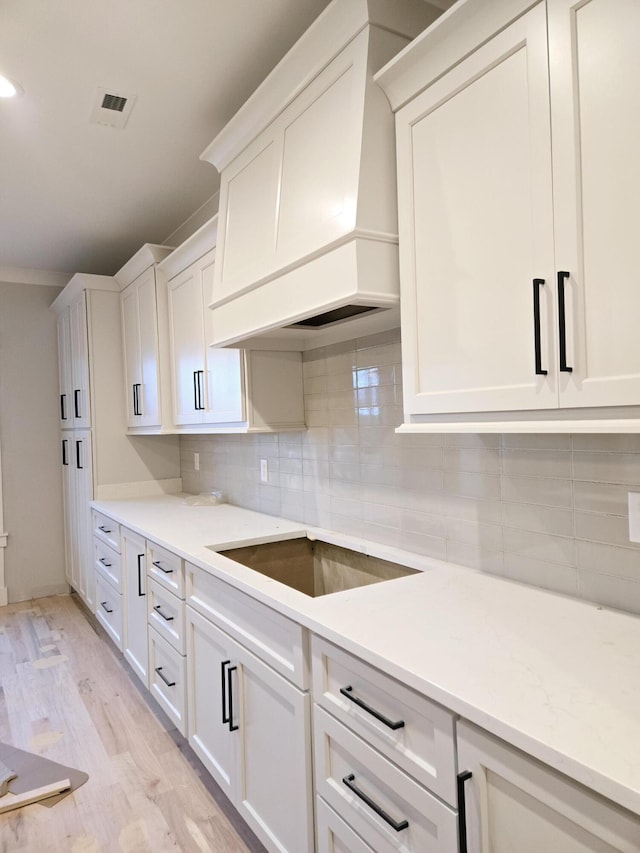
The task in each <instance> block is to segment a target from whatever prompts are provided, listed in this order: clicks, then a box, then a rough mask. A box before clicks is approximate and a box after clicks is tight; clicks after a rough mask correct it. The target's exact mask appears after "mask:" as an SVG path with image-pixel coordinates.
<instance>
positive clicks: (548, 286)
mask: <svg viewBox="0 0 640 853" xmlns="http://www.w3.org/2000/svg"><path fill="white" fill-rule="evenodd" d="M397 136H398V182H399V213H400V223H399V224H400V245H401V247H402V255H401V280H402V284H403V292H402V300H403V311H402V342H403V371H404V389H405V409H406V412H407V414H409V413H411V414H429V413H435V412H473V411H478V412H480V411H496V410H516V409H545V408H553V407H556V406H557V401H558V397H557V387H556V366H555V353H556V347H555V338H554V334H555V326H554V325H553V319H552V318H553V310H554V289H553V281H552V279H553V272H554V262H553V217H552V195H551V145H550V108H549V89H548V69H547V43H546V16H545V7H544V4H543V3H540V4H539V5H538V6H537V7H535V8H534V9H532V10H531V11H530V12H529V13H528V14H526V15H524V16H522V17H521V18H520V19H518V20H517V21H516V22H515V23H514V24H512V25H511V26H509V27H508V28H506V29H505V30H504V31H502V32H501V33H499V34H498V35H497V36H495V37H494V38H493V39H491V40H490V41H489V42H488V43H487V44H485V45H483V46H482V47H481V48H479V49H478V50H476V51H475V52H474V53H473V54H471V55H470V56H469V57H468V58H467V59H466V60H464V61H463V62H461V63H460V64H458V65H457V66H455V67H454V68H453V69H452V70H451V71H450V72H449V73H447V74H445V75H444V76H443V77H442V78H441V79H440V80H438V81H437V82H436V83H434V84H433V85H431V86H430V87H429V88H428V89H427V90H426V91H425V92H424V93H423V94H422V95H420V96H418V97H417V98H415V99H414V100H413V101H411V102H410V103H409V104H408V105H407V106H406V107H405V108H403V109H402V110H401V111H400V112H399V113H398V119H397ZM535 279H540V280H542V281H543V282H544V283H542V284H538V285H534V280H535ZM534 289H536V290H539V295H540V317H539V319H537V318H534V297H533V291H534ZM538 335H539V356H538V358H537V359H536V349H537V344H536V339H537V337H538ZM536 360H537V361H538V364H537V365H536ZM543 371H546V373H544V372H543Z"/></svg>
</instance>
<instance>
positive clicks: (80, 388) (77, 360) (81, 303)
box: [69, 293, 91, 429]
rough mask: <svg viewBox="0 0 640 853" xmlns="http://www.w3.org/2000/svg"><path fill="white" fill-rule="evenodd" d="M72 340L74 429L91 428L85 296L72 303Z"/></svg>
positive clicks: (70, 318)
mask: <svg viewBox="0 0 640 853" xmlns="http://www.w3.org/2000/svg"><path fill="white" fill-rule="evenodd" d="M69 323H70V340H71V391H72V399H71V400H70V403H71V406H72V414H73V421H72V425H73V426H74V427H79V428H82V429H88V428H89V427H90V426H91V408H90V399H89V343H88V340H87V303H86V300H85V294H84V293H82V294H81V295H80V296H79V297H78V299H76V300H75V301H74V302H72V303H71V305H70V308H69Z"/></svg>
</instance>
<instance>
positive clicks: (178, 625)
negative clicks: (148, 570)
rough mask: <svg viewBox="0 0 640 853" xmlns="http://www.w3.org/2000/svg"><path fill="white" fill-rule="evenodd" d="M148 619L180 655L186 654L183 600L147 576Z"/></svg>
mask: <svg viewBox="0 0 640 853" xmlns="http://www.w3.org/2000/svg"><path fill="white" fill-rule="evenodd" d="M147 607H148V614H147V615H148V620H149V625H151V626H152V627H153V628H154V629H155V630H156V631H157V632H158V634H160V636H161V637H164V639H165V640H167V642H169V643H170V644H171V645H172V646H173V648H174V649H175V650H176V651H177V652H179V653H180V654H181V655H184V654H186V648H185V631H184V617H185V614H184V601H182V600H181V599H180V598H177V597H176V596H175V595H174V594H173V593H172V592H169V591H168V590H167V589H165V588H164V587H162V586H160V584H159V583H157V582H156V581H155V580H153V578H149V584H148V586H147Z"/></svg>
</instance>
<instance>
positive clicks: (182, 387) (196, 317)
mask: <svg viewBox="0 0 640 853" xmlns="http://www.w3.org/2000/svg"><path fill="white" fill-rule="evenodd" d="M168 292H169V321H170V335H171V353H172V375H173V414H174V420H175V422H176V424H177V425H184V424H197V423H202V413H203V411H204V408H203V407H204V403H203V377H204V316H203V310H202V282H201V274H200V270H199V269H198V268H197V267H195V265H192V266H190V267H187V269H186V270H184V271H183V272H181V273H180V274H179V275H177V276H176V277H175V278H173V279H171V281H170V282H169V291H168Z"/></svg>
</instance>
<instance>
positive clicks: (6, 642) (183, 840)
mask: <svg viewBox="0 0 640 853" xmlns="http://www.w3.org/2000/svg"><path fill="white" fill-rule="evenodd" d="M130 673H131V671H130V670H129V668H128V665H127V664H126V663H125V661H124V659H123V658H122V656H121V655H120V654H119V653H118V652H117V650H116V649H115V648H114V647H113V645H112V644H111V642H110V640H109V639H108V638H107V636H106V634H105V633H104V631H103V630H102V628H101V627H100V626H99V624H98V623H97V622H96V621H95V619H94V618H93V617H91V616H89V615H88V614H86V611H84V609H83V608H82V606H81V605H80V604H79V603H76V600H75V596H55V597H51V598H41V599H37V600H35V601H30V602H23V603H21V604H14V605H9V606H8V607H2V608H0V741H4V742H7V743H10V744H11V745H13V746H16V747H19V748H20V749H27V750H29V751H31V752H37V753H39V754H40V755H43V756H45V757H47V758H50V759H52V760H53V761H58V762H60V763H62V764H66V765H68V766H71V767H76V768H78V769H80V770H84V771H85V772H86V773H88V774H89V781H88V782H86V783H85V784H84V785H83V786H82V787H81V788H79V789H78V790H77V791H75V792H73V793H72V794H70V795H69V796H68V797H66V798H65V799H64V800H62V801H61V802H59V803H57V804H56V805H54V806H53V807H51V808H47V807H45V806H43V805H39V804H34V805H31V806H26V807H25V808H22V809H18V810H16V811H14V812H10V813H7V814H5V815H0V851H1V853H9V851H11V853H45V851H51V853H67V851H68V853H97V851H109V853H110V851H124V853H143V851H154V853H163V851H169V850H172V851H183V853H191V851H194V853H208V851H215V852H216V853H217V851H221V853H223V851H224V853H227V851H229V853H245V851H252V853H255V851H263V850H264V848H263V847H262V846H261V845H260V843H259V842H258V841H257V839H256V838H255V836H254V835H253V833H251V832H250V830H249V829H248V828H247V827H246V825H245V824H244V823H243V822H242V820H241V819H240V818H239V817H238V815H237V813H236V812H235V810H234V809H233V807H232V806H231V805H230V804H229V803H228V801H227V800H226V798H225V797H224V795H223V794H222V793H221V792H220V790H219V789H218V788H217V787H216V786H215V783H213V781H212V780H211V778H210V777H209V776H208V774H207V772H206V770H205V769H204V768H203V766H202V764H200V762H199V761H198V759H197V758H196V757H195V755H194V753H193V752H192V750H191V749H190V747H189V746H188V744H187V743H186V741H185V740H184V738H182V737H181V736H180V734H179V733H178V732H177V731H176V730H175V729H173V728H172V726H171V724H170V723H169V721H168V720H167V718H166V717H164V715H163V714H162V712H161V711H159V710H158V711H157V712H155V711H154V710H153V704H154V703H153V700H152V699H151V698H148V696H147V694H146V692H145V691H144V690H143V688H142V685H141V686H140V689H138V687H137V686H136V684H135V683H134V680H133V679H135V676H134V675H133V674H130Z"/></svg>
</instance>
